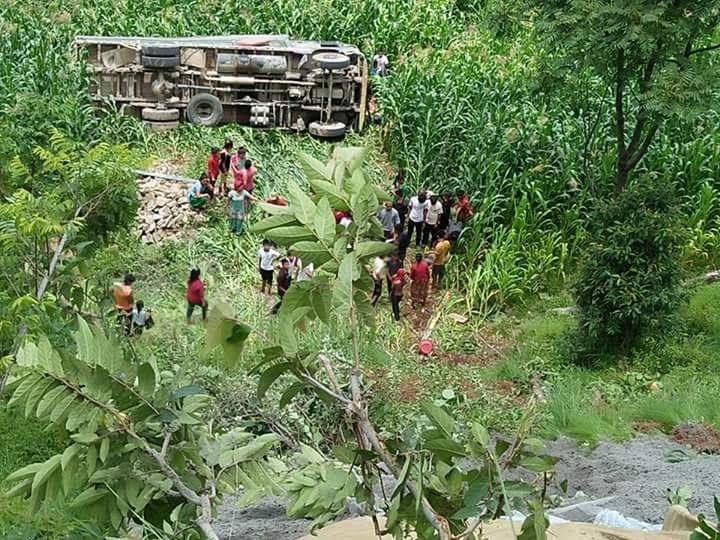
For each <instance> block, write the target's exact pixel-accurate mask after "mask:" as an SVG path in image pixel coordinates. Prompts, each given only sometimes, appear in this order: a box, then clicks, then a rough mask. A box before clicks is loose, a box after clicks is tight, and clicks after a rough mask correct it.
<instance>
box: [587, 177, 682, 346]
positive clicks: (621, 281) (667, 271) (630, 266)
mask: <svg viewBox="0 0 720 540" xmlns="http://www.w3.org/2000/svg"><path fill="white" fill-rule="evenodd" d="M678 217H679V214H678V211H677V204H676V198H675V196H674V194H673V192H672V190H671V189H669V188H668V187H667V186H666V185H665V184H663V183H662V182H659V181H655V180H651V179H647V180H646V181H640V182H637V183H635V184H634V185H633V186H631V187H630V188H629V189H628V190H627V191H625V192H623V193H622V194H620V196H618V197H617V198H616V199H614V200H612V201H610V202H608V203H603V204H601V205H600V206H599V208H598V210H597V211H596V212H595V215H594V218H593V219H592V220H591V221H592V223H594V227H593V230H592V231H591V234H590V243H589V246H588V250H587V253H586V256H585V259H584V261H583V263H582V264H581V268H580V275H579V278H578V280H577V283H576V284H575V287H574V292H575V295H576V297H577V304H578V308H579V334H580V341H581V346H582V347H581V348H582V351H581V355H582V356H584V357H585V358H586V359H587V358H590V357H593V356H595V355H596V353H597V352H603V351H611V352H621V353H623V352H627V351H628V350H629V349H630V348H631V347H632V346H633V345H635V344H636V342H637V339H638V338H639V337H640V336H641V334H642V333H644V332H650V331H653V330H657V329H658V328H660V327H661V326H663V325H664V324H665V323H667V322H668V319H669V317H670V315H671V314H672V313H673V311H674V309H675V308H676V307H677V306H678V304H679V302H680V300H681V298H682V293H681V290H680V289H681V288H680V280H681V267H680V263H679V252H680V247H681V246H682V240H683V233H682V230H681V228H680V226H679V219H678Z"/></svg>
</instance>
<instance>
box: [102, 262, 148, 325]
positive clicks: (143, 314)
mask: <svg viewBox="0 0 720 540" xmlns="http://www.w3.org/2000/svg"><path fill="white" fill-rule="evenodd" d="M133 283H135V276H134V275H132V274H125V278H124V279H123V280H122V282H117V283H113V285H112V287H111V288H110V294H112V297H113V300H114V302H115V311H116V312H117V321H118V325H119V326H120V327H121V328H122V329H123V331H124V332H125V335H128V336H139V335H140V334H142V333H143V331H144V330H149V329H150V328H152V327H153V325H154V324H155V323H154V321H153V318H152V313H151V311H150V310H149V309H145V303H144V302H143V301H142V300H138V301H137V302H136V301H135V299H134V297H133V290H132V286H133Z"/></svg>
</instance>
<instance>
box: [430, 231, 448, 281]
mask: <svg viewBox="0 0 720 540" xmlns="http://www.w3.org/2000/svg"><path fill="white" fill-rule="evenodd" d="M439 236H440V240H439V241H438V243H437V244H435V250H434V251H435V260H434V261H433V267H432V284H433V288H435V289H439V288H440V283H441V282H442V278H443V276H444V275H445V263H446V262H447V258H448V255H449V254H450V241H449V240H448V235H447V231H442V232H441V233H440V234H439Z"/></svg>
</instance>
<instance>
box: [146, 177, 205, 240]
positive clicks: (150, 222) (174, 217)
mask: <svg viewBox="0 0 720 540" xmlns="http://www.w3.org/2000/svg"><path fill="white" fill-rule="evenodd" d="M137 187H138V190H137V192H138V196H139V198H140V206H139V208H138V219H137V234H138V237H139V238H140V240H141V241H142V242H143V243H145V244H157V243H159V242H162V241H163V240H171V239H177V238H181V237H184V236H186V231H187V230H193V229H195V228H196V226H197V225H198V224H200V223H202V222H204V221H206V219H207V218H206V216H205V215H204V214H203V213H202V212H198V211H196V210H193V209H192V208H191V207H190V203H189V202H188V197H187V192H188V189H189V187H190V186H189V184H187V183H185V182H179V181H174V180H164V179H159V178H153V177H139V178H138V180H137Z"/></svg>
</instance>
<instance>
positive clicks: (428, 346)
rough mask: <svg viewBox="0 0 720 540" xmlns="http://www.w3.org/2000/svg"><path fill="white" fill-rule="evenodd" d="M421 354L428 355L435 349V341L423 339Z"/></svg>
mask: <svg viewBox="0 0 720 540" xmlns="http://www.w3.org/2000/svg"><path fill="white" fill-rule="evenodd" d="M419 349H420V354H424V355H425V356H428V355H429V354H430V353H431V352H432V351H433V342H432V341H430V340H429V339H423V340H422V341H421V342H420V347H419Z"/></svg>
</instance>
